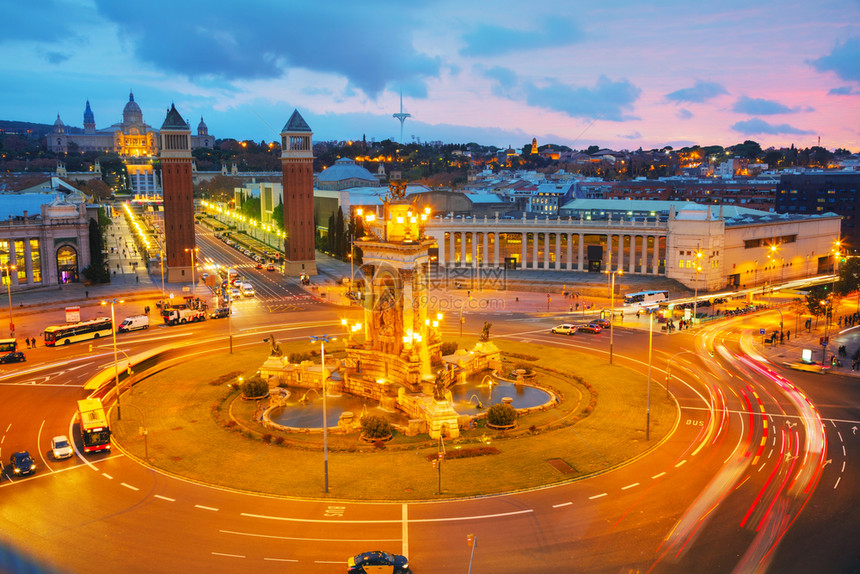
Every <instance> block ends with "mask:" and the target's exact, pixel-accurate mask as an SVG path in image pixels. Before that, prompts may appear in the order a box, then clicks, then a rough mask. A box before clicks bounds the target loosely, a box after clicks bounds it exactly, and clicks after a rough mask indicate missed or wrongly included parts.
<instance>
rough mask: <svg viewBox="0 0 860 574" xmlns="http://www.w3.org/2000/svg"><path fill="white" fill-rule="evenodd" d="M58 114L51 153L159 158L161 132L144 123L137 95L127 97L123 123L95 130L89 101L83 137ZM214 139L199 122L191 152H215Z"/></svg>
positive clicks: (85, 114)
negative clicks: (74, 150) (73, 150)
mask: <svg viewBox="0 0 860 574" xmlns="http://www.w3.org/2000/svg"><path fill="white" fill-rule="evenodd" d="M71 131H73V130H71V129H69V128H68V127H67V126H66V125H65V124H64V123H63V120H61V119H60V115H59V114H57V120H56V121H55V122H54V128H53V130H52V132H51V134H50V135H49V136H48V149H49V150H50V151H52V152H57V153H65V152H67V151H69V145H70V144H74V145H75V146H77V149H78V151H82V152H85V151H102V152H116V153H118V154H119V155H121V156H125V157H128V158H150V157H153V156H156V155H158V130H157V129H156V128H153V127H152V126H150V125H149V124H147V123H146V122H144V121H143V111H142V110H141V109H140V105H139V104H138V103H137V102H136V101H134V93H133V92H130V93H129V95H128V102H127V103H126V104H125V108H123V110H122V122H120V123H116V124H113V125H111V126H109V127H106V128H101V129H96V121H95V114H94V113H93V110H92V108H91V107H90V101H89V100H87V103H86V107H85V109H84V129H83V133H70V132H71ZM214 144H215V138H214V137H213V136H210V135H209V128H208V127H207V126H206V123H205V122H204V121H203V118H202V117H201V118H200V124H199V125H198V126H197V135H196V136H195V135H192V136H191V149H197V148H200V147H205V148H212V147H213V146H214Z"/></svg>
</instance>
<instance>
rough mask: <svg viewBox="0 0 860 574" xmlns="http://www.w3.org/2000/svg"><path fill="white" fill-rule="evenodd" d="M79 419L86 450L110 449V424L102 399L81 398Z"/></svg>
mask: <svg viewBox="0 0 860 574" xmlns="http://www.w3.org/2000/svg"><path fill="white" fill-rule="evenodd" d="M78 419H79V420H80V423H81V441H82V442H83V443H84V452H99V451H102V450H110V425H109V424H108V420H107V416H106V415H105V409H104V407H103V406H102V402H101V400H100V399H81V400H79V401H78Z"/></svg>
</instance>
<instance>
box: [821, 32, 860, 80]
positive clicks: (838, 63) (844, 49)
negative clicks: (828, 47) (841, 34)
mask: <svg viewBox="0 0 860 574" xmlns="http://www.w3.org/2000/svg"><path fill="white" fill-rule="evenodd" d="M809 63H810V64H812V66H813V67H814V68H815V69H816V70H818V71H819V72H835V73H836V75H837V76H839V77H840V78H842V79H843V80H846V81H849V82H860V37H857V38H849V39H848V40H846V41H845V42H839V43H837V44H836V46H835V47H834V48H833V51H832V52H830V54H829V55H827V56H822V57H820V58H818V59H816V60H812V61H811V62H809Z"/></svg>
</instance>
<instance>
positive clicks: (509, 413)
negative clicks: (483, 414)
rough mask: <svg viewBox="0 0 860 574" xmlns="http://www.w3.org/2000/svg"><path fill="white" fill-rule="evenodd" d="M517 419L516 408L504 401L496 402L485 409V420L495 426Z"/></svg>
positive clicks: (509, 423) (507, 423) (501, 425)
mask: <svg viewBox="0 0 860 574" xmlns="http://www.w3.org/2000/svg"><path fill="white" fill-rule="evenodd" d="M515 420H517V409H515V408H514V407H513V406H511V405H508V404H505V403H496V404H494V405H493V406H491V407H490V410H488V411H487V422H488V423H489V424H491V425H494V426H497V427H503V426H508V425H512V424H514V421H515Z"/></svg>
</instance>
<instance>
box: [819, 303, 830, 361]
mask: <svg viewBox="0 0 860 574" xmlns="http://www.w3.org/2000/svg"><path fill="white" fill-rule="evenodd" d="M821 304H822V305H824V341H822V345H821V366H822V367H823V366H824V364H825V362H826V361H827V345H828V343H829V341H828V340H827V325H828V323H830V311H831V309H832V307H831V302H830V300H829V299H825V300H824V301H821Z"/></svg>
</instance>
